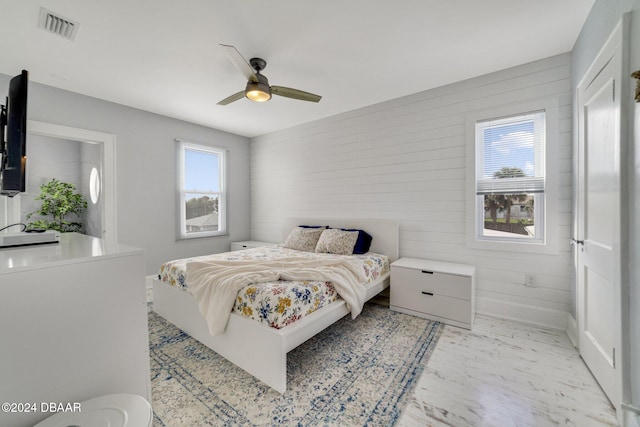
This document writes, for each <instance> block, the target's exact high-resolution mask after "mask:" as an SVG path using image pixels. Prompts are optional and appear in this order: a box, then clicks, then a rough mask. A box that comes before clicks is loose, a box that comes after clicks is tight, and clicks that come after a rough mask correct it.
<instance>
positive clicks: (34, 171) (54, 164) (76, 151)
mask: <svg viewBox="0 0 640 427" xmlns="http://www.w3.org/2000/svg"><path fill="white" fill-rule="evenodd" d="M27 162H28V167H27V188H26V190H27V191H26V192H25V193H22V194H21V195H20V208H21V211H22V214H21V216H22V219H23V220H24V219H25V217H26V215H27V214H28V213H30V212H33V211H35V210H36V209H38V208H39V207H40V204H41V202H40V201H37V200H35V198H36V197H38V195H40V186H41V185H42V184H45V183H47V182H48V181H50V180H51V179H52V178H57V179H58V180H60V181H63V182H68V183H70V184H73V185H75V186H76V189H78V188H79V185H80V143H79V142H78V141H68V140H63V139H57V138H50V137H47V136H41V135H30V136H29V138H28V141H27ZM37 219H40V217H39V216H37V215H34V216H33V217H32V218H31V219H30V222H31V221H35V220H37ZM49 219H51V218H49ZM69 219H71V218H69ZM14 231H18V229H16V230H14Z"/></svg>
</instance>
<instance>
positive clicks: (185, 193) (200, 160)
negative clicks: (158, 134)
mask: <svg viewBox="0 0 640 427" xmlns="http://www.w3.org/2000/svg"><path fill="white" fill-rule="evenodd" d="M224 165H225V151H224V150H221V149H219V148H213V147H208V146H203V145H197V144H192V143H188V142H184V141H179V150H178V173H179V176H178V179H179V183H178V192H179V212H180V215H179V218H180V220H179V222H180V224H179V227H180V228H179V230H180V238H181V239H190V238H194V237H207V236H218V235H222V234H226V231H227V227H226V215H225V214H226V192H225V180H224Z"/></svg>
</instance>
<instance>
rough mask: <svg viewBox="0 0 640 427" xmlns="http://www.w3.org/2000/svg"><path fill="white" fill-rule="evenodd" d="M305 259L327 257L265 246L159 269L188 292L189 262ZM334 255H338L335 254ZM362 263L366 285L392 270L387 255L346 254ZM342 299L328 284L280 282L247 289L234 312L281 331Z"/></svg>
mask: <svg viewBox="0 0 640 427" xmlns="http://www.w3.org/2000/svg"><path fill="white" fill-rule="evenodd" d="M291 256H295V257H300V258H304V259H313V258H321V257H323V256H327V255H326V254H320V253H315V252H305V251H297V250H295V249H288V248H284V247H282V246H279V245H273V246H262V247H258V248H251V249H245V250H241V251H234V252H224V253H220V254H214V255H205V256H200V257H195V258H185V259H179V260H174V261H169V262H167V263H165V264H163V265H162V266H161V267H160V274H159V278H160V280H162V281H163V282H165V283H168V284H170V285H171V286H174V287H176V288H179V289H182V290H187V288H188V284H187V283H186V264H187V262H189V261H207V260H262V261H264V260H275V259H278V258H283V257H291ZM332 256H335V255H332ZM344 256H345V257H348V258H350V259H356V260H360V261H361V262H362V268H363V270H364V273H365V277H366V278H367V282H366V283H370V282H372V281H374V280H376V279H377V278H378V277H380V276H381V275H383V274H385V273H386V272H388V271H389V260H388V258H387V257H386V256H385V255H379V254H374V253H366V254H364V255H344ZM339 298H340V296H339V295H338V293H337V292H336V290H335V289H334V287H333V286H332V285H331V283H329V282H320V281H314V280H308V281H307V280H305V281H285V280H277V281H273V282H266V283H260V284H251V285H248V286H245V287H244V288H243V289H242V290H241V291H240V292H239V293H238V297H237V298H236V303H235V305H234V308H233V311H234V312H236V313H237V314H239V315H242V316H244V317H247V318H250V319H254V320H257V321H259V322H263V323H266V324H268V325H269V326H271V327H274V328H277V329H280V328H282V327H284V326H286V325H289V324H291V323H293V322H295V321H296V320H298V319H300V318H302V317H304V316H305V315H307V314H310V313H313V312H314V311H316V310H318V309H319V308H322V307H324V306H326V305H328V304H330V303H332V302H333V301H336V300H337V299H339Z"/></svg>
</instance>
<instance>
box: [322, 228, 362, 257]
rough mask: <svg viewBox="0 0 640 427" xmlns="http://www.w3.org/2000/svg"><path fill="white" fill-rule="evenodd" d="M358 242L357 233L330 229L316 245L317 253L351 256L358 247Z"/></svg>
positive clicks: (323, 233)
mask: <svg viewBox="0 0 640 427" xmlns="http://www.w3.org/2000/svg"><path fill="white" fill-rule="evenodd" d="M356 240H358V232H357V231H345V230H338V229H337V228H328V229H326V230H324V231H323V232H322V235H321V236H320V240H318V244H317V245H316V252H322V253H330V254H337V255H351V254H352V253H353V248H354V246H355V245H356Z"/></svg>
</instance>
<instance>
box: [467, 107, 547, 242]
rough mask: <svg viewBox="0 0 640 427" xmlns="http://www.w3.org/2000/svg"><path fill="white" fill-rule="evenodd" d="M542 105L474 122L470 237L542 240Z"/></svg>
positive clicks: (543, 127)
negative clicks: (536, 108) (473, 218)
mask: <svg viewBox="0 0 640 427" xmlns="http://www.w3.org/2000/svg"><path fill="white" fill-rule="evenodd" d="M545 119H546V115H545V111H536V112H530V113H526V114H518V115H512V116H507V117H501V118H497V119H488V120H478V121H476V122H475V239H476V240H478V241H492V242H514V243H537V244H544V243H545V238H544V236H545V225H546V224H545V223H546V221H545V194H546V187H547V185H546V178H545V141H546V123H545Z"/></svg>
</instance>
